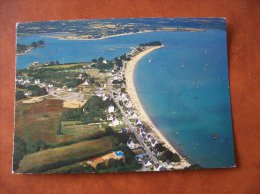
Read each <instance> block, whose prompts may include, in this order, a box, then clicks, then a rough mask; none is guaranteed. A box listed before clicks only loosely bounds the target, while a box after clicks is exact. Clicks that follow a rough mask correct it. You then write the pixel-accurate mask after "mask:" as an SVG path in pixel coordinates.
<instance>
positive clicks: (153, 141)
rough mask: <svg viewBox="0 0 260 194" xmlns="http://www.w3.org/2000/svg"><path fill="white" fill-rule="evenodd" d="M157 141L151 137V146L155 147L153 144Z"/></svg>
mask: <svg viewBox="0 0 260 194" xmlns="http://www.w3.org/2000/svg"><path fill="white" fill-rule="evenodd" d="M157 143H158V142H157V141H156V140H155V139H152V141H151V145H152V147H155V145H156V144H157Z"/></svg>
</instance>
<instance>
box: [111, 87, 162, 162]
mask: <svg viewBox="0 0 260 194" xmlns="http://www.w3.org/2000/svg"><path fill="white" fill-rule="evenodd" d="M111 97H112V99H113V100H114V102H115V104H116V106H117V108H118V109H119V110H120V112H121V114H122V115H123V117H124V118H125V121H126V124H127V125H128V127H129V129H130V130H131V132H132V133H134V135H135V137H136V139H137V140H138V141H139V142H140V144H141V145H142V147H143V148H144V150H145V152H146V153H147V154H148V155H149V156H150V159H151V160H152V161H153V162H154V164H156V163H158V159H157V158H156V157H155V156H154V155H153V153H152V152H151V150H150V149H149V148H148V146H147V145H146V144H145V143H144V140H143V139H142V138H141V137H140V135H139V134H138V132H137V130H136V127H134V126H133V125H132V123H131V122H130V121H129V119H128V117H127V115H126V113H125V112H124V110H123V108H122V107H121V106H120V104H119V103H118V101H116V100H115V98H114V95H113V91H112V92H111Z"/></svg>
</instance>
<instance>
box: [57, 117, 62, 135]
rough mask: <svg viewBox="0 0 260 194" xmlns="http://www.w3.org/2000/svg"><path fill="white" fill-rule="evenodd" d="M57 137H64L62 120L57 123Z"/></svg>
mask: <svg viewBox="0 0 260 194" xmlns="http://www.w3.org/2000/svg"><path fill="white" fill-rule="evenodd" d="M56 135H62V132H61V120H60V119H59V120H58V121H57V126H56Z"/></svg>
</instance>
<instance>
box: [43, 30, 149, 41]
mask: <svg viewBox="0 0 260 194" xmlns="http://www.w3.org/2000/svg"><path fill="white" fill-rule="evenodd" d="M149 32H153V31H152V30H146V31H140V32H128V33H123V34H115V35H108V36H103V37H100V38H78V37H73V38H72V37H62V36H41V37H46V38H56V39H58V40H104V39H107V38H113V37H118V36H128V35H134V34H143V33H149Z"/></svg>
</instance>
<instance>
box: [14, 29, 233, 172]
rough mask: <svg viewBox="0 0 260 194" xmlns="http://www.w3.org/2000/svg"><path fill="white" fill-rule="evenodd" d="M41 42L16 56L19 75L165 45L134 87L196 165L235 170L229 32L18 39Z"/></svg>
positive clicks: (145, 63)
mask: <svg viewBox="0 0 260 194" xmlns="http://www.w3.org/2000/svg"><path fill="white" fill-rule="evenodd" d="M46 35H52V34H45V35H44V36H46ZM39 40H43V41H44V42H45V43H46V47H44V48H37V49H35V50H33V51H31V52H29V53H27V54H25V55H20V56H17V66H16V67H17V69H21V68H26V67H28V65H29V64H30V63H32V62H34V61H39V62H42V63H45V62H49V61H52V60H55V61H56V60H58V61H59V62H60V63H67V62H86V61H90V60H92V59H93V58H98V57H100V56H102V57H105V58H107V59H113V58H115V57H117V56H120V55H122V54H124V53H126V52H129V51H131V50H132V48H133V47H135V46H137V45H138V44H140V43H145V42H149V41H154V40H159V41H161V42H162V43H163V44H164V47H163V48H161V49H158V50H155V51H153V52H152V53H150V54H148V55H146V56H145V57H144V58H142V59H141V60H140V61H139V63H138V66H137V67H136V69H135V79H134V81H135V85H136V89H137V91H138V95H139V98H140V100H141V103H142V104H143V106H144V108H145V110H146V111H147V113H148V115H149V116H150V118H151V119H152V121H153V122H154V124H155V125H156V126H157V127H158V128H159V129H160V130H161V131H162V133H163V134H164V136H165V137H166V138H167V139H168V140H169V142H170V143H172V144H173V145H174V146H175V147H176V148H177V149H178V150H179V151H180V152H181V153H182V154H183V155H184V156H185V157H186V158H188V159H189V160H190V161H192V162H193V163H198V164H200V165H201V166H202V167H206V168H221V167H231V166H234V165H235V161H234V146H233V133H232V132H233V131H232V119H231V110H230V95H229V80H228V64H227V48H226V33H225V31H223V30H207V31H204V32H150V33H143V34H134V35H127V36H118V37H113V38H107V39H103V40H89V41H86V40H58V39H54V38H47V37H42V35H33V36H23V37H18V39H17V42H18V43H20V44H30V43H31V42H32V41H39ZM150 60H151V62H149V61H150ZM213 134H215V135H216V138H213Z"/></svg>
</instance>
